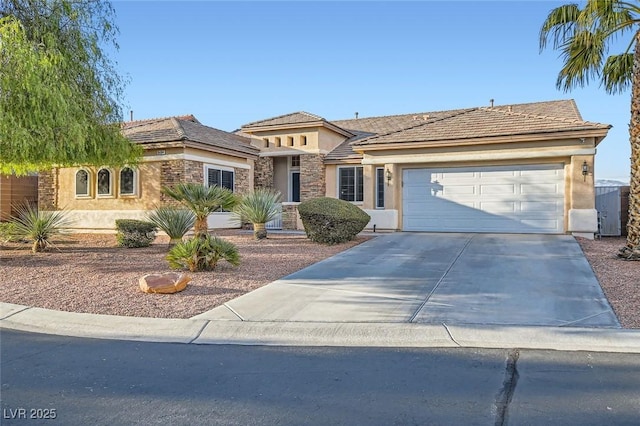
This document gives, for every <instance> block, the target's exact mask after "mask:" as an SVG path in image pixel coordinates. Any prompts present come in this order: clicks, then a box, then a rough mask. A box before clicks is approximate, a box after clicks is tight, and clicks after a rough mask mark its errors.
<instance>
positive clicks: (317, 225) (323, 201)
mask: <svg viewBox="0 0 640 426" xmlns="http://www.w3.org/2000/svg"><path fill="white" fill-rule="evenodd" d="M298 212H299V213H300V219H302V224H303V225H304V230H305V232H306V233H307V237H308V238H309V239H310V240H311V241H315V242H317V243H323V244H339V243H344V242H346V241H350V240H352V239H353V238H354V237H355V236H356V235H358V233H359V232H361V231H362V230H363V229H364V227H365V226H367V223H369V220H370V219H371V217H370V216H369V215H368V214H367V213H365V212H364V211H363V210H362V209H360V208H359V207H357V206H354V205H353V204H351V203H349V202H348V201H343V200H338V199H336V198H327V197H322V198H314V199H312V200H308V201H304V202H302V203H300V204H299V205H298Z"/></svg>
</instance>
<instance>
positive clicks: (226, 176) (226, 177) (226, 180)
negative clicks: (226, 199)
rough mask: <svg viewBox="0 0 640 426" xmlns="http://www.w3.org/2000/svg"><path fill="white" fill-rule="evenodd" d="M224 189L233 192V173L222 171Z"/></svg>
mask: <svg viewBox="0 0 640 426" xmlns="http://www.w3.org/2000/svg"><path fill="white" fill-rule="evenodd" d="M222 187H223V188H227V189H229V190H231V191H233V172H229V171H227V170H222Z"/></svg>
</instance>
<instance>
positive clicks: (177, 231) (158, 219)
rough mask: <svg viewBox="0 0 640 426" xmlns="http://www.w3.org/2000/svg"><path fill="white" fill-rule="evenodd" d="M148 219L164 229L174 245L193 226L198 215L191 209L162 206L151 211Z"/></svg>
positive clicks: (170, 242)
mask: <svg viewBox="0 0 640 426" xmlns="http://www.w3.org/2000/svg"><path fill="white" fill-rule="evenodd" d="M147 220H148V221H149V222H151V223H153V224H154V225H156V226H157V227H158V228H160V229H162V230H163V231H164V232H165V233H166V234H167V235H168V236H169V238H170V239H171V241H169V244H171V245H174V244H177V243H179V242H180V241H182V237H184V235H185V234H186V233H187V232H189V230H190V229H191V228H193V225H194V223H195V222H196V215H195V214H194V213H193V212H192V211H191V210H187V209H176V208H174V207H169V206H161V207H158V208H156V209H155V210H154V211H152V212H151V213H149V214H148V215H147Z"/></svg>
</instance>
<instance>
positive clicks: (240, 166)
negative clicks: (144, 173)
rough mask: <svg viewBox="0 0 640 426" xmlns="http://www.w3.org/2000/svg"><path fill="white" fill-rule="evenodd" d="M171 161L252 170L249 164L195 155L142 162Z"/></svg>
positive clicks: (159, 158) (169, 156) (151, 157)
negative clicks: (197, 162) (194, 162)
mask: <svg viewBox="0 0 640 426" xmlns="http://www.w3.org/2000/svg"><path fill="white" fill-rule="evenodd" d="M169 160H189V161H199V162H201V163H207V164H215V165H220V166H223V167H224V166H226V167H234V168H237V169H247V170H249V169H251V166H250V165H248V164H247V163H236V162H235V161H227V160H218V159H216V158H211V157H205V156H202V155H193V154H171V155H155V156H149V157H144V158H142V160H141V162H145V163H146V162H152V161H169Z"/></svg>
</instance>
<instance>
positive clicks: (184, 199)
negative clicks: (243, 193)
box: [162, 183, 237, 237]
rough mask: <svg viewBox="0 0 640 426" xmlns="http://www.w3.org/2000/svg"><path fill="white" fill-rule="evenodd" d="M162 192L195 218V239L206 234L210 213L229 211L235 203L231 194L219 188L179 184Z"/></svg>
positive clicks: (163, 189)
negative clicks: (189, 211)
mask: <svg viewBox="0 0 640 426" xmlns="http://www.w3.org/2000/svg"><path fill="white" fill-rule="evenodd" d="M162 192H163V193H164V194H166V195H168V196H169V197H171V198H173V199H174V200H176V201H179V202H180V203H181V204H182V205H184V206H185V207H186V208H188V209H189V210H191V211H192V212H193V214H194V215H195V216H196V221H195V227H194V230H195V234H196V236H197V237H203V236H204V235H206V234H207V231H208V226H207V218H208V217H209V215H210V214H211V213H213V212H215V211H217V210H220V209H223V210H230V209H232V208H233V207H234V206H235V204H236V203H237V198H236V196H235V195H234V194H233V192H232V191H230V190H229V189H227V188H223V187H220V186H208V187H207V186H204V185H201V184H197V183H180V184H178V185H176V186H175V187H173V188H169V187H164V188H162Z"/></svg>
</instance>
